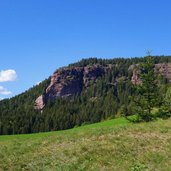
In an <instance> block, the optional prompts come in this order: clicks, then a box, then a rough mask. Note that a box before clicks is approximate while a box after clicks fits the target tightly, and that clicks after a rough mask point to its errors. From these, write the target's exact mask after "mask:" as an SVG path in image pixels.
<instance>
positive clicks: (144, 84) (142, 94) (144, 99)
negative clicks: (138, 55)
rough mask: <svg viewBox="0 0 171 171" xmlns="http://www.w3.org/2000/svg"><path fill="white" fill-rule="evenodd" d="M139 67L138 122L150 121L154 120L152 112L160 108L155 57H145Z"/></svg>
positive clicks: (137, 86)
mask: <svg viewBox="0 0 171 171" xmlns="http://www.w3.org/2000/svg"><path fill="white" fill-rule="evenodd" d="M139 67H140V80H141V83H140V84H139V85H136V90H137V97H136V99H135V103H136V109H137V110H136V111H137V114H138V120H139V119H140V120H143V121H150V120H152V119H153V114H152V110H153V108H154V107H156V106H158V104H159V98H160V97H159V89H158V84H157V75H156V73H155V70H154V59H153V57H151V56H150V55H149V56H147V57H145V58H144V62H143V63H141V64H140V66H139Z"/></svg>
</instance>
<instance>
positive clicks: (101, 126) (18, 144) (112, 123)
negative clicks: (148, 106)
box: [0, 118, 171, 171]
mask: <svg viewBox="0 0 171 171" xmlns="http://www.w3.org/2000/svg"><path fill="white" fill-rule="evenodd" d="M0 170H18V171H19V170H62V171H65V170H70V171H72V170H73V171H74V170H112V171H115V170H116V171H118V170H122V171H129V170H130V171H141V170H142V171H144V170H148V171H154V170H156V171H170V170H171V119H168V120H158V121H155V122H150V123H141V124H131V123H128V121H127V120H125V119H124V118H119V119H113V120H108V121H105V122H101V123H97V124H92V125H86V126H82V127H78V128H74V129H70V130H66V131H58V132H49V133H39V134H31V135H14V136H0Z"/></svg>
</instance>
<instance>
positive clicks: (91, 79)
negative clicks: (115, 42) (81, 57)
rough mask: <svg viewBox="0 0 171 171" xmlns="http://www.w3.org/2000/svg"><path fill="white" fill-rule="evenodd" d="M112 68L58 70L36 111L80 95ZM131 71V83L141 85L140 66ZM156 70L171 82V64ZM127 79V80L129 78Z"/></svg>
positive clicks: (132, 67) (38, 99)
mask: <svg viewBox="0 0 171 171" xmlns="http://www.w3.org/2000/svg"><path fill="white" fill-rule="evenodd" d="M112 67H113V66H110V67H109V66H107V67H103V66H101V65H92V66H86V67H71V68H69V67H68V68H62V69H59V70H57V71H56V72H55V73H54V74H53V75H52V76H51V82H50V84H49V86H48V87H47V89H46V92H45V93H44V94H43V95H41V96H39V97H38V98H37V99H36V101H35V109H38V110H41V109H43V108H44V106H45V105H46V103H47V101H48V100H50V101H54V100H55V99H56V98H57V97H62V98H67V97H69V96H73V95H76V94H80V93H81V91H82V89H83V87H85V88H86V87H88V86H89V85H90V84H92V83H95V82H96V80H97V79H98V78H99V77H101V76H102V75H103V74H104V73H105V72H106V70H108V69H112ZM129 70H130V71H132V73H133V75H132V78H131V82H132V83H133V84H140V83H141V80H140V78H139V74H140V72H139V69H138V65H131V66H130V67H129ZM155 70H156V72H157V73H159V74H161V75H163V76H164V77H165V78H167V79H168V81H169V82H171V63H168V64H166V63H165V64H156V65H155ZM116 79H119V78H116ZM125 79H126V80H127V78H125ZM111 84H112V83H111Z"/></svg>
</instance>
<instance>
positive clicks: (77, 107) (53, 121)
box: [0, 57, 171, 134]
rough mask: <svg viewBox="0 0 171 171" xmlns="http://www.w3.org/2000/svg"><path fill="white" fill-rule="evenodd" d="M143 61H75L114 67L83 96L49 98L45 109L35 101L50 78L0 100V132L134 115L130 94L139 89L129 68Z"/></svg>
mask: <svg viewBox="0 0 171 171" xmlns="http://www.w3.org/2000/svg"><path fill="white" fill-rule="evenodd" d="M143 61H144V58H130V59H124V58H117V59H97V58H90V59H83V60H81V61H80V62H78V63H75V64H71V65H70V66H72V67H73V66H87V65H93V64H100V65H103V66H107V65H109V64H112V67H111V70H108V71H107V72H106V73H105V74H104V75H103V76H102V77H100V78H99V79H98V80H97V82H96V84H91V85H90V86H89V87H88V88H83V91H82V92H81V94H80V95H75V96H74V97H72V98H70V99H61V98H58V99H56V101H55V102H53V103H52V102H50V101H49V102H48V103H47V105H46V107H45V108H44V109H43V112H41V111H38V110H34V102H35V100H36V98H37V97H38V96H39V95H41V94H43V93H44V92H45V89H46V88H47V86H48V84H49V81H50V79H47V80H45V81H44V82H42V83H41V84H40V85H37V86H35V87H33V88H31V89H29V90H28V91H26V92H25V93H22V94H20V95H18V96H16V97H14V98H11V99H6V100H3V101H0V134H21V133H34V132H43V131H52V130H62V129H68V128H72V127H74V126H78V125H82V124H84V123H94V122H99V121H101V120H105V119H108V118H114V117H116V116H117V115H120V114H122V113H123V112H124V113H126V115H131V114H133V113H132V111H133V108H134V105H132V100H131V98H129V97H131V96H132V95H134V94H135V91H134V89H133V85H132V83H131V81H130V78H131V73H130V72H129V71H128V68H129V67H130V65H132V64H136V63H140V62H143ZM167 61H171V58H170V57H156V58H155V63H159V62H167ZM162 91H164V90H162ZM162 93H163V92H160V94H162Z"/></svg>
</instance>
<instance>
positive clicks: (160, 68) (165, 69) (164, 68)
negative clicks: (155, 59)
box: [129, 63, 171, 85]
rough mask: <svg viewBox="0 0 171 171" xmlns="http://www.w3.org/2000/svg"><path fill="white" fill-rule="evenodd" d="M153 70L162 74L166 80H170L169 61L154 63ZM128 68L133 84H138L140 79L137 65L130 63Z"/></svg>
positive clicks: (170, 65) (170, 68) (170, 64)
mask: <svg viewBox="0 0 171 171" xmlns="http://www.w3.org/2000/svg"><path fill="white" fill-rule="evenodd" d="M154 69H155V72H156V73H157V74H160V75H162V76H163V77H164V78H166V79H167V81H168V82H171V63H159V64H155V68H154ZM129 70H130V71H132V78H131V82H132V83H133V84H135V85H136V84H140V83H141V80H140V77H139V75H140V70H139V68H138V65H137V64H135V65H131V66H130V67H129Z"/></svg>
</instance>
